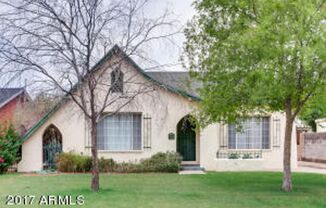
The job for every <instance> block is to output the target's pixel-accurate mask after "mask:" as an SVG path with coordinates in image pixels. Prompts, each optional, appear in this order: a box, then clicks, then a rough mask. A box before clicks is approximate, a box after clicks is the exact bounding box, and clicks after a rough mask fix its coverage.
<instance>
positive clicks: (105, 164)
mask: <svg viewBox="0 0 326 208" xmlns="http://www.w3.org/2000/svg"><path fill="white" fill-rule="evenodd" d="M99 166H100V172H103V173H107V172H113V171H114V169H115V168H116V166H117V164H116V162H115V161H114V160H113V159H105V158H103V157H102V158H101V159H100V160H99Z"/></svg>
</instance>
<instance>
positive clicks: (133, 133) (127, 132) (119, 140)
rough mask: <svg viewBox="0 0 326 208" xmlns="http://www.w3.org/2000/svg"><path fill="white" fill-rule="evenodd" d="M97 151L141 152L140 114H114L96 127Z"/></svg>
mask: <svg viewBox="0 0 326 208" xmlns="http://www.w3.org/2000/svg"><path fill="white" fill-rule="evenodd" d="M97 143H98V149H99V150H113V151H128V150H141V114H140V113H116V114H114V115H109V116H106V117H105V118H103V119H102V120H101V121H100V122H99V123H98V125H97Z"/></svg>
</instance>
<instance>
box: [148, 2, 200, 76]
mask: <svg viewBox="0 0 326 208" xmlns="http://www.w3.org/2000/svg"><path fill="white" fill-rule="evenodd" d="M192 2H193V0H153V1H152V2H151V3H150V4H149V5H148V8H147V9H148V12H149V13H150V14H153V16H154V15H155V14H158V13H162V10H164V8H167V9H168V10H169V11H171V12H172V13H173V14H174V16H175V18H176V19H177V20H178V21H180V25H181V26H185V24H186V23H187V21H189V20H190V19H191V18H192V16H193V15H194V14H195V10H194V8H193V6H192V5H191V4H192ZM173 40H174V42H175V45H171V44H164V43H154V44H153V45H151V47H152V48H151V49H150V51H149V52H150V53H149V56H151V58H153V59H154V60H155V61H157V62H158V63H159V64H160V65H163V66H164V67H163V66H162V67H160V68H159V69H158V70H172V71H180V70H186V69H183V68H182V66H181V64H180V60H179V59H180V55H181V53H182V46H183V42H184V41H185V37H184V35H183V34H179V35H176V36H175V37H173ZM166 64H168V65H172V66H166ZM175 64H176V65H175Z"/></svg>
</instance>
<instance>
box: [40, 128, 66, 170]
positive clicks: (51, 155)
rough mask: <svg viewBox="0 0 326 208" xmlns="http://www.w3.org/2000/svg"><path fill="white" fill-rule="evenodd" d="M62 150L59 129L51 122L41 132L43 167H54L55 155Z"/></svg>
mask: <svg viewBox="0 0 326 208" xmlns="http://www.w3.org/2000/svg"><path fill="white" fill-rule="evenodd" d="M60 152H62V134H61V133H60V131H59V129H58V128H57V127H56V126H54V125H53V124H51V125H50V126H48V127H47V128H46V129H45V131H44V134H43V167H44V169H51V168H54V167H55V156H56V154H58V153H60Z"/></svg>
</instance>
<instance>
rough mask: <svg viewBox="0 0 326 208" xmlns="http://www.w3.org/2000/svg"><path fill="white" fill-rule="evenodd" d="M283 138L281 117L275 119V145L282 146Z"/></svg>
mask: <svg viewBox="0 0 326 208" xmlns="http://www.w3.org/2000/svg"><path fill="white" fill-rule="evenodd" d="M280 138H281V121H280V119H277V118H276V119H273V147H280V146H281V144H280Z"/></svg>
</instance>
